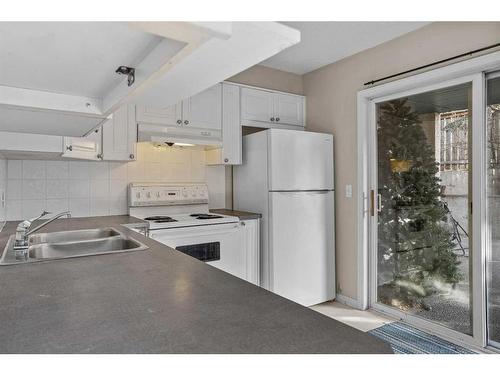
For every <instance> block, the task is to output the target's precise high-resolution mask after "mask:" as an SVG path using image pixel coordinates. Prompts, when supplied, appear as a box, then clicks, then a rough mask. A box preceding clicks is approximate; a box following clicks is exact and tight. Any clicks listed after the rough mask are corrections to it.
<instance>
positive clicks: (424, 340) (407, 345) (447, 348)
mask: <svg viewBox="0 0 500 375" xmlns="http://www.w3.org/2000/svg"><path fill="white" fill-rule="evenodd" d="M368 333H370V334H372V335H373V336H376V337H378V338H379V339H381V340H384V341H386V342H388V343H389V344H390V345H391V347H392V350H394V353H396V354H475V352H473V351H471V350H469V349H466V348H464V347H461V346H459V345H455V344H453V343H451V342H449V341H446V340H443V339H441V338H439V337H437V336H434V335H431V334H428V333H425V332H423V331H421V330H419V329H416V328H413V327H411V326H409V325H408V324H405V323H402V322H394V323H389V324H386V325H383V326H382V327H378V328H375V329H372V330H371V331H368Z"/></svg>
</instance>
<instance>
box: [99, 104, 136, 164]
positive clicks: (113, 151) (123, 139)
mask: <svg viewBox="0 0 500 375" xmlns="http://www.w3.org/2000/svg"><path fill="white" fill-rule="evenodd" d="M102 128H103V133H102V156H103V159H104V160H119V161H130V160H135V144H136V142H137V125H136V122H135V116H134V107H133V106H126V105H125V106H123V107H121V108H120V109H118V111H116V112H115V113H114V114H113V118H112V119H109V120H107V121H106V122H105V123H104V124H103V126H102Z"/></svg>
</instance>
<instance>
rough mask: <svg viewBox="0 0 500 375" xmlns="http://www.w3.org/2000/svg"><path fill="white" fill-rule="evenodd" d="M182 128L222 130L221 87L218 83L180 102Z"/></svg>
mask: <svg viewBox="0 0 500 375" xmlns="http://www.w3.org/2000/svg"><path fill="white" fill-rule="evenodd" d="M182 118H183V123H182V125H183V126H189V127H193V128H200V129H213V130H221V128H222V85H221V84H220V83H219V84H217V85H215V86H213V87H210V88H209V89H207V90H205V91H202V92H200V93H199V94H197V95H195V96H193V97H191V98H189V99H186V100H184V101H183V102H182Z"/></svg>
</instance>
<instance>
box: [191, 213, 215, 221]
mask: <svg viewBox="0 0 500 375" xmlns="http://www.w3.org/2000/svg"><path fill="white" fill-rule="evenodd" d="M191 216H194V215H191ZM196 218H197V219H198V220H207V219H220V218H222V216H219V215H210V214H198V215H196Z"/></svg>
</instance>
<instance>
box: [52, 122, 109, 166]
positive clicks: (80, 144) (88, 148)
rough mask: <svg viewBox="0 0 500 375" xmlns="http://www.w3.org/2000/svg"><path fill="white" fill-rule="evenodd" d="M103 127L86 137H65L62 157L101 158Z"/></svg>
mask: <svg viewBox="0 0 500 375" xmlns="http://www.w3.org/2000/svg"><path fill="white" fill-rule="evenodd" d="M101 137H102V127H98V128H97V129H95V130H93V131H92V132H91V133H89V135H87V136H86V137H64V141H63V153H62V155H61V156H62V157H67V158H73V159H87V160H99V159H100V156H101V155H100V152H101V151H100V150H101Z"/></svg>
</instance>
